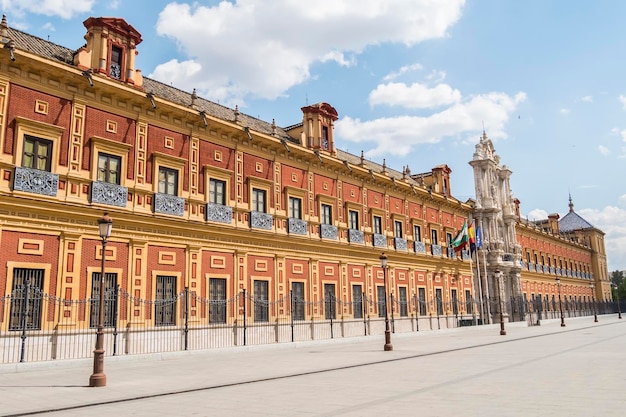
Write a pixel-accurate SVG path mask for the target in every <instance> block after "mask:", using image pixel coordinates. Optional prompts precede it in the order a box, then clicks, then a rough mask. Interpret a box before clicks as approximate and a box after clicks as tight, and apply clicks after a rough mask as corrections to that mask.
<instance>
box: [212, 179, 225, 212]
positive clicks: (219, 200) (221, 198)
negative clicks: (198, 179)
mask: <svg viewBox="0 0 626 417" xmlns="http://www.w3.org/2000/svg"><path fill="white" fill-rule="evenodd" d="M209 203H211V204H220V205H222V206H225V205H226V181H222V180H216V179H214V178H211V179H210V180H209Z"/></svg>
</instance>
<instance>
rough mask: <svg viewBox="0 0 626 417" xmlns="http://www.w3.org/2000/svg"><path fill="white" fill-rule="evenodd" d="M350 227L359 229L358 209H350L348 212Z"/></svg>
mask: <svg viewBox="0 0 626 417" xmlns="http://www.w3.org/2000/svg"><path fill="white" fill-rule="evenodd" d="M348 221H349V228H350V229H352V230H359V212H358V211H356V210H350V211H349V212H348Z"/></svg>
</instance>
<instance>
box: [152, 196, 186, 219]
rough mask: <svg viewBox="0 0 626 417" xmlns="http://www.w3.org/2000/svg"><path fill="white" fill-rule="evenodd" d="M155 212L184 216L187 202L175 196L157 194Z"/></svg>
mask: <svg viewBox="0 0 626 417" xmlns="http://www.w3.org/2000/svg"><path fill="white" fill-rule="evenodd" d="M154 212H155V213H161V214H171V215H172V216H182V215H184V214H185V200H184V199H183V198H181V197H177V196H175V195H169V194H161V193H157V194H155V195H154Z"/></svg>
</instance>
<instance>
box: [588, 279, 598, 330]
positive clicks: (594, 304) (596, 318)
mask: <svg viewBox="0 0 626 417" xmlns="http://www.w3.org/2000/svg"><path fill="white" fill-rule="evenodd" d="M589 288H591V302H592V303H593V322H594V323H597V322H598V313H597V312H596V295H595V293H594V291H593V289H594V285H593V283H591V284H589Z"/></svg>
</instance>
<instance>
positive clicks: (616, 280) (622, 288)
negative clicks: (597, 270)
mask: <svg viewBox="0 0 626 417" xmlns="http://www.w3.org/2000/svg"><path fill="white" fill-rule="evenodd" d="M625 278H626V277H624V271H613V272H611V286H615V287H616V288H617V293H618V295H619V298H620V299H621V300H624V299H626V279H625ZM615 291H616V290H614V289H611V292H612V293H613V299H615V298H616V297H615Z"/></svg>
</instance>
